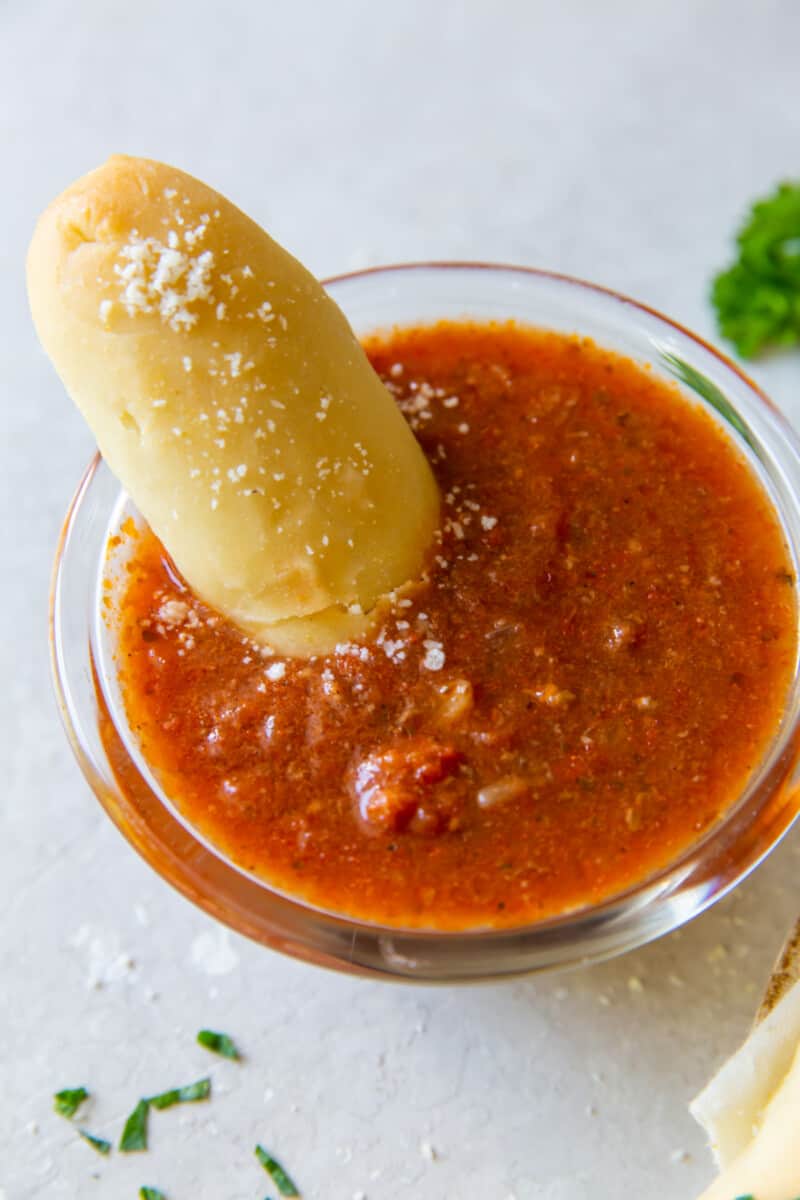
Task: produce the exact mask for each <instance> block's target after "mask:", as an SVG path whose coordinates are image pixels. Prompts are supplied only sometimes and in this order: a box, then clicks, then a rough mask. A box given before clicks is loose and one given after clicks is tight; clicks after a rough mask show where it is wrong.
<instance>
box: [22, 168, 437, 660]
mask: <svg viewBox="0 0 800 1200" xmlns="http://www.w3.org/2000/svg"><path fill="white" fill-rule="evenodd" d="M28 289H29V295H30V304H31V309H32V312H33V318H34V321H35V324H36V328H37V331H38V334H39V337H40V339H41V341H42V343H43V345H44V347H45V350H46V351H47V353H48V354H49V356H50V358H51V359H52V361H53V363H54V365H55V368H56V370H57V371H58V373H59V375H60V376H61V378H62V380H63V382H64V384H65V386H66V388H67V391H68V392H69V393H70V395H71V396H72V398H73V399H74V401H75V402H76V404H77V405H78V407H79V408H80V410H81V412H82V413H83V415H84V416H85V418H86V420H87V421H88V423H89V425H90V426H91V428H92V430H93V432H94V434H95V436H96V438H97V442H98V445H99V447H100V450H101V452H102V454H103V456H104V458H105V459H106V461H107V462H108V465H109V466H110V468H111V470H112V471H113V472H114V473H115V474H116V475H117V477H118V478H119V479H120V481H121V482H122V484H123V486H124V487H125V488H126V490H127V491H128V492H129V494H130V495H131V497H132V499H133V500H134V503H135V504H136V506H137V508H138V509H139V511H140V512H141V514H142V515H143V517H144V518H145V519H146V521H147V522H148V523H149V525H150V526H151V528H152V529H153V531H154V532H155V533H156V535H157V536H158V537H159V539H160V540H161V541H162V542H163V544H164V546H165V547H166V549H167V550H168V551H169V553H170V555H171V557H172V558H173V559H174V561H175V564H176V566H177V567H178V569H179V570H180V571H181V573H182V574H183V576H184V577H185V579H186V580H187V582H188V583H189V585H190V586H191V588H192V589H193V590H194V591H195V592H196V594H197V595H198V596H200V597H201V598H202V599H203V600H205V601H207V602H208V603H209V604H211V605H213V606H214V607H215V608H216V609H218V610H219V611H220V612H222V613H223V614H224V615H225V616H227V617H228V618H230V619H231V620H232V621H234V622H236V623H237V624H238V625H239V626H241V627H242V628H243V629H244V630H246V631H247V632H249V633H250V634H252V635H253V636H255V637H256V638H258V639H260V640H262V641H264V642H266V643H268V644H270V645H272V646H273V647H275V648H276V649H278V650H280V651H281V652H283V653H314V652H317V651H320V650H326V649H330V648H332V645H333V644H334V643H335V642H336V641H338V640H342V639H343V638H347V637H352V636H358V635H359V634H361V633H363V632H364V631H365V630H366V629H367V628H368V626H369V616H368V614H369V613H370V612H371V611H374V610H375V606H376V605H378V604H379V602H380V600H381V597H383V596H385V594H386V593H389V592H390V591H392V590H393V589H397V588H400V587H402V586H403V585H405V584H406V583H407V582H408V581H410V580H413V579H415V578H416V577H417V576H418V575H419V573H420V571H421V569H422V565H423V559H424V556H425V552H426V549H427V548H428V546H429V544H430V543H431V540H432V537H433V534H434V531H435V528H436V524H437V520H438V494H437V489H436V485H435V482H434V480H433V476H432V474H431V471H430V468H429V466H428V463H427V461H426V459H425V457H424V455H423V453H422V451H421V449H420V447H419V445H418V444H417V442H416V440H415V438H414V436H413V434H412V433H411V431H410V430H409V428H408V426H407V424H406V422H405V421H404V419H403V417H402V416H401V414H400V413H399V411H398V410H397V407H396V405H395V403H394V401H393V399H392V397H391V396H390V395H389V393H388V392H387V390H386V389H385V388H384V387H383V385H382V384H381V382H380V380H379V379H378V377H377V375H376V374H375V372H374V371H373V369H372V367H371V366H370V364H369V362H368V360H367V358H366V355H365V354H364V351H363V350H362V348H361V346H360V345H359V343H358V341H357V340H356V338H355V335H354V334H353V332H352V330H351V329H350V326H349V325H348V323H347V321H346V319H345V317H344V315H343V314H342V312H341V311H340V310H339V308H338V307H337V306H336V305H335V304H334V303H333V301H332V300H331V299H330V298H329V297H328V296H327V295H326V293H325V291H324V290H323V288H322V287H321V285H320V284H319V283H318V282H317V280H316V279H314V278H313V276H311V275H310V274H309V273H308V272H307V271H306V270H305V268H304V267H302V266H301V265H300V263H298V262H297V261H296V260H295V259H294V258H292V257H291V255H289V254H288V253H287V252H286V251H285V250H283V249H282V248H281V247H280V246H278V245H277V244H276V243H275V242H274V241H273V240H272V239H271V238H270V237H269V236H268V235H267V234H266V233H265V232H264V231H263V230H262V229H261V228H260V227H259V226H258V225H256V224H255V223H254V222H253V221H251V220H250V219H249V218H248V217H246V216H245V215H244V214H243V213H242V212H240V211H239V209H237V208H236V207H235V206H234V205H233V204H232V203H231V202H230V201H228V200H226V199H225V198H224V197H223V196H221V195H219V194H218V193H217V192H215V191H213V189H211V188H209V187H207V186H206V185H205V184H203V183H200V182H199V181H198V180H196V179H193V178H192V177H191V176H189V175H186V174H184V172H182V171H179V170H176V169H175V168H173V167H169V166H165V165H163V164H161V163H156V162H151V161H148V160H145V159H138V158H126V157H120V156H117V157H114V158H111V159H110V160H109V161H108V162H107V163H106V164H105V165H104V166H102V167H100V168H98V169H97V170H95V171H92V172H91V173H90V174H89V175H86V176H85V177H84V178H82V179H80V180H78V182H77V183H75V184H73V185H72V187H70V188H68V189H67V190H66V191H65V192H64V193H63V194H62V195H61V196H59V197H58V198H57V199H56V200H55V201H54V202H53V203H52V204H51V205H50V207H49V208H48V209H47V210H46V212H45V213H44V215H43V216H42V217H41V219H40V221H39V223H38V225H37V228H36V231H35V234H34V237H33V241H32V244H31V247H30V252H29V256H28Z"/></svg>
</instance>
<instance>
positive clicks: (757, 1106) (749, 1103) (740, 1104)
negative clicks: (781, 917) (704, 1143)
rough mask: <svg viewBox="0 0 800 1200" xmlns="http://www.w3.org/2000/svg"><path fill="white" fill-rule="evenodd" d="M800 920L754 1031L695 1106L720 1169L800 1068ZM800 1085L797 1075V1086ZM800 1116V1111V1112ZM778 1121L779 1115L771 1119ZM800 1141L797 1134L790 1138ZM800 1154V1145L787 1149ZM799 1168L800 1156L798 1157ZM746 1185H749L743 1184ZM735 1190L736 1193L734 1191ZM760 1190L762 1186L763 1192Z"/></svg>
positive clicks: (760, 1125)
mask: <svg viewBox="0 0 800 1200" xmlns="http://www.w3.org/2000/svg"><path fill="white" fill-rule="evenodd" d="M799 981H800V922H798V924H797V925H796V926H795V927H794V929H793V930H792V933H791V934H790V936H789V938H788V939H787V941H786V944H785V946H784V947H783V950H782V951H781V954H780V956H779V959H778V962H777V964H776V966H775V969H774V971H773V973H772V975H771V976H770V979H769V983H768V984H767V988H766V991H765V994H764V999H763V1001H762V1004H761V1006H760V1008H759V1010H758V1014H757V1017H756V1022H755V1025H754V1027H753V1029H752V1031H751V1033H750V1036H749V1037H748V1038H747V1040H746V1041H745V1042H744V1044H743V1045H742V1046H741V1047H740V1048H739V1050H737V1051H736V1053H735V1054H734V1055H733V1056H732V1057H731V1058H730V1059H728V1061H727V1062H726V1063H725V1064H724V1065H723V1066H722V1067H721V1068H720V1070H719V1071H718V1072H717V1074H716V1075H715V1076H714V1078H713V1079H712V1080H711V1081H710V1083H708V1084H707V1086H706V1087H705V1088H704V1089H703V1091H702V1092H701V1093H700V1094H699V1095H698V1096H697V1097H696V1099H695V1100H693V1101H692V1104H691V1106H690V1108H691V1112H692V1114H693V1116H694V1117H695V1118H696V1119H697V1120H698V1121H699V1122H700V1124H701V1125H702V1126H703V1127H704V1129H705V1130H706V1132H707V1134H708V1136H709V1140H710V1142H711V1146H712V1150H713V1152H714V1155H715V1158H716V1160H717V1163H718V1165H719V1166H720V1168H721V1169H723V1170H724V1169H726V1168H728V1167H730V1166H731V1164H734V1163H735V1162H736V1161H737V1160H738V1159H739V1158H740V1157H741V1156H742V1155H743V1154H746V1153H748V1152H749V1149H750V1148H751V1146H752V1144H753V1142H754V1138H755V1135H757V1134H758V1133H759V1131H760V1130H763V1129H764V1127H765V1125H766V1124H767V1122H766V1119H765V1118H766V1115H767V1113H768V1110H769V1109H770V1108H771V1106H772V1105H773V1103H774V1102H775V1101H776V1098H777V1097H778V1096H779V1094H780V1093H781V1092H782V1091H783V1089H784V1087H785V1086H787V1085H789V1086H790V1087H791V1086H792V1079H793V1077H794V1075H796V1074H798V1068H799V1067H800V1064H798V1062H797V1059H798V1047H799V1046H800V986H797V985H798V982H799ZM797 1086H800V1084H798V1082H797V1081H795V1083H794V1087H797ZM796 1120H797V1121H798V1122H800V1112H798V1113H797V1114H796ZM771 1124H774V1118H773V1120H772V1122H771ZM791 1141H792V1143H793V1144H796V1143H797V1142H798V1139H797V1137H796V1135H793V1136H792V1139H791ZM790 1152H792V1153H795V1154H798V1156H799V1158H800V1148H798V1150H791V1148H790V1146H789V1145H788V1144H787V1147H786V1153H787V1154H788V1153H790ZM798 1165H799V1169H800V1162H799V1164H798ZM741 1190H742V1191H747V1190H748V1189H747V1188H742V1189H741ZM732 1194H733V1193H732ZM758 1194H759V1196H760V1194H761V1193H760V1192H759V1193H758Z"/></svg>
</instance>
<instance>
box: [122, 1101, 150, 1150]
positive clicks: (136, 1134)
mask: <svg viewBox="0 0 800 1200" xmlns="http://www.w3.org/2000/svg"><path fill="white" fill-rule="evenodd" d="M149 1112H150V1103H149V1101H147V1100H140V1101H139V1103H138V1104H137V1105H136V1108H135V1109H134V1110H133V1112H132V1113H131V1115H130V1116H129V1117H128V1119H127V1121H126V1122H125V1128H124V1129H123V1131H122V1137H121V1138H120V1140H119V1148H120V1150H122V1151H123V1153H125V1154H130V1153H131V1151H132V1150H146V1149H147V1116H148V1113H149Z"/></svg>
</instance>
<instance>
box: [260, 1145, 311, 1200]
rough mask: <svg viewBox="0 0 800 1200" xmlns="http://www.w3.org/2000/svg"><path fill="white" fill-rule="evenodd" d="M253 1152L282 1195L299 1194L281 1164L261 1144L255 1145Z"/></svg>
mask: <svg viewBox="0 0 800 1200" xmlns="http://www.w3.org/2000/svg"><path fill="white" fill-rule="evenodd" d="M253 1153H254V1154H255V1156H256V1158H257V1159H258V1161H259V1162H260V1163H261V1165H262V1167H263V1168H264V1170H265V1171H266V1172H267V1174H268V1175H269V1176H270V1177H271V1179H272V1182H273V1183H274V1184H275V1186H276V1188H277V1189H278V1191H279V1192H280V1194H281V1195H282V1196H299V1195H300V1193H299V1192H298V1190H297V1188H296V1187H295V1185H294V1182H293V1180H292V1179H291V1178H290V1177H289V1176H288V1175H287V1174H286V1172H285V1171H284V1169H283V1167H282V1166H281V1164H280V1163H279V1162H276V1161H275V1159H274V1158H273V1157H272V1155H271V1154H267V1152H266V1150H265V1149H264V1147H263V1146H256V1148H255V1150H254V1151H253Z"/></svg>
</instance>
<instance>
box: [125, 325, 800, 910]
mask: <svg viewBox="0 0 800 1200" xmlns="http://www.w3.org/2000/svg"><path fill="white" fill-rule="evenodd" d="M367 350H368V353H369V355H370V357H371V360H372V362H373V364H374V366H375V368H376V370H377V371H378V372H379V374H380V375H381V377H382V378H383V379H384V381H385V382H386V385H387V386H388V387H389V389H390V390H391V391H392V393H393V394H394V396H395V397H396V400H397V403H398V405H399V406H400V408H401V410H402V412H403V413H404V414H405V416H406V418H407V420H408V421H409V423H410V425H411V427H412V429H413V430H414V432H415V433H416V435H417V437H418V439H419V441H420V443H421V445H422V447H423V449H424V450H425V453H426V454H427V456H428V458H429V460H430V462H431V464H432V466H433V469H434V471H435V474H436V477H437V479H438V483H439V486H440V489H441V496H442V522H441V530H440V535H439V537H438V539H437V542H436V544H435V545H434V546H433V547H432V550H431V554H430V558H429V562H428V564H427V571H426V575H425V578H424V579H423V580H422V581H421V582H420V584H419V586H418V587H417V588H416V589H415V590H413V591H412V593H411V594H410V595H408V596H406V598H404V599H400V600H398V601H397V602H396V603H395V604H394V606H393V609H392V612H391V616H390V617H389V618H387V620H386V621H385V622H384V624H383V626H382V628H380V630H379V631H378V632H377V633H376V634H375V635H373V636H372V637H371V638H370V639H369V640H368V641H366V642H364V643H362V644H347V645H343V646H339V647H337V650H336V652H335V653H332V654H329V655H326V656H320V657H317V658H313V659H310V660H299V659H298V660H291V659H285V658H276V657H274V656H271V655H265V654H263V653H261V652H259V648H258V647H256V646H254V645H253V644H252V643H251V642H250V641H248V640H247V638H246V637H244V636H243V634H242V633H241V632H240V631H239V630H237V629H236V628H235V627H233V626H232V625H230V624H229V623H227V622H226V621H225V620H224V619H223V618H221V617H220V616H219V615H218V614H216V613H214V612H213V611H212V610H210V609H209V608H208V607H206V606H205V605H204V604H202V603H201V602H200V601H199V600H198V599H196V598H195V597H194V596H193V595H192V594H191V592H190V591H189V590H188V588H187V587H186V586H185V584H184V583H183V581H182V580H181V579H180V577H179V576H178V575H177V574H176V572H175V570H174V567H172V566H171V564H170V562H169V560H168V558H167V556H166V554H165V552H164V551H163V549H162V547H161V546H160V544H159V543H158V542H157V541H156V539H155V538H154V537H153V535H152V534H150V533H149V532H147V531H142V532H139V533H138V534H136V535H135V536H134V537H133V538H132V548H131V557H130V561H129V563H128V567H127V575H126V579H125V583H124V587H123V589H122V592H123V594H122V597H121V600H120V602H119V604H117V605H116V607H115V609H114V612H113V617H112V619H113V621H114V624H115V628H117V629H118V631H119V633H118V636H119V643H120V650H119V658H118V661H119V672H120V682H121V686H122V693H123V697H124V703H125V706H126V710H127V715H128V719H129V721H130V724H131V726H132V728H133V729H134V730H135V731H136V734H137V736H138V738H139V740H140V744H141V746H142V749H143V752H144V754H145V757H146V758H147V760H148V761H149V763H150V765H151V767H152V768H153V770H154V771H155V772H156V774H157V775H158V777H159V778H160V780H161V782H162V784H163V786H164V787H165V789H166V790H167V791H168V793H169V794H170V795H171V796H172V797H173V798H174V800H175V802H176V803H177V804H178V805H179V807H180V808H181V810H182V811H183V813H184V814H185V816H186V818H187V819H188V820H189V821H190V822H191V823H193V824H194V825H195V827H197V828H198V829H199V830H200V831H201V832H202V833H203V834H204V835H205V836H206V837H208V838H209V839H210V840H211V841H212V842H214V843H215V844H216V845H217V846H218V847H219V848H220V849H221V850H222V852H223V853H225V854H226V855H228V856H229V857H230V858H231V859H232V860H234V861H235V862H236V863H237V864H239V865H240V866H241V867H243V868H245V869H247V870H249V871H251V872H254V873H256V874H257V875H259V876H261V877H263V878H264V879H265V880H266V881H267V882H268V883H270V884H271V885H273V886H275V887H277V888H280V889H281V890H283V891H286V892H288V893H290V894H292V895H294V896H296V897H298V898H300V899H302V900H304V901H306V902H308V903H310V904H312V905H316V906H319V907H321V908H324V909H327V910H331V911H334V912H340V913H345V914H349V915H353V916H356V917H359V918H363V919H366V920H371V921H376V922H381V923H387V924H391V925H396V926H409V927H427V928H435V929H466V928H476V927H484V926H506V927H507V926H513V925H520V924H524V923H528V922H532V921H536V920H539V919H541V918H543V917H547V916H551V915H554V914H557V913H561V912H565V911H568V910H572V909H575V908H579V907H581V906H584V905H587V904H590V903H593V902H596V901H597V900H600V899H603V898H606V897H609V896H611V895H613V894H615V893H618V892H620V891H622V890H624V889H626V888H627V887H629V886H631V885H633V884H635V883H637V882H638V881H641V880H642V879H644V878H645V877H646V876H648V875H649V874H651V873H653V872H654V871H656V870H657V869H658V868H661V867H663V866H665V865H666V864H668V863H669V862H670V861H671V860H673V859H674V858H675V857H676V856H677V855H679V854H680V853H681V851H683V850H684V849H686V848H687V847H688V846H689V845H691V843H692V842H693V841H695V840H696V839H697V838H698V837H699V836H700V835H701V834H702V833H703V832H704V831H705V830H707V829H708V828H709V826H711V825H712V824H713V823H714V822H715V821H717V819H718V818H719V817H720V816H721V815H722V814H723V813H724V811H725V809H726V807H727V806H728V805H730V804H731V802H732V801H733V800H734V799H735V798H736V797H737V795H738V793H739V791H740V788H741V785H742V782H743V780H744V779H745V778H746V777H747V775H748V773H749V772H750V771H751V770H752V768H753V767H754V765H755V764H756V763H757V762H758V760H759V758H760V756H761V755H762V753H763V750H764V747H765V745H766V743H767V741H768V740H769V738H770V736H771V734H772V733H773V731H774V729H775V726H776V723H777V722H778V720H779V717H780V713H781V709H782V705H783V702H784V699H785V695H786V691H787V688H788V686H789V681H790V679H791V676H792V672H793V669H794V661H795V654H796V633H795V627H796V606H795V592H794V586H793V585H794V577H793V570H792V565H791V560H790V556H789V553H788V550H787V548H786V546H785V544H784V540H783V537H782V533H781V529H780V526H779V524H778V521H777V519H776V516H775V514H774V511H773V508H772V506H771V503H770V501H769V499H768V497H767V496H766V494H765V492H764V491H763V489H762V487H761V485H760V483H759V482H758V480H757V478H756V477H755V475H754V474H753V472H752V470H751V469H750V467H749V466H748V464H747V463H746V462H745V461H744V459H743V458H742V457H741V456H740V454H739V452H738V451H737V450H736V448H735V447H734V446H733V445H732V443H731V442H730V441H729V440H728V438H727V436H726V435H725V433H724V432H723V431H722V430H721V429H720V427H719V426H718V425H717V424H716V423H715V422H714V421H713V420H712V418H711V417H710V416H709V415H708V414H707V413H705V412H704V411H702V410H701V409H700V408H699V407H696V406H693V405H691V404H690V403H689V402H688V401H687V400H686V399H685V398H684V397H683V396H682V395H681V394H680V392H679V391H678V389H677V387H674V386H672V385H670V384H667V383H665V382H664V381H663V380H659V379H657V378H655V377H654V376H653V374H652V373H651V372H648V371H647V370H645V369H643V368H641V367H639V366H637V365H636V364H634V363H633V362H631V361H628V360H626V359H624V358H621V357H619V356H616V355H614V354H611V353H609V352H606V351H604V350H602V349H600V348H598V347H597V346H595V345H594V344H592V343H591V342H589V341H586V340H582V339H578V338H570V337H566V336H563V335H560V334H555V333H548V332H543V331H535V330H530V329H526V328H523V327H517V326H514V325H473V324H468V323H463V324H461V323H452V324H450V323H444V324H440V325H435V326H428V327H422V328H414V329H408V330H400V331H396V332H394V333H392V334H390V335H387V336H385V337H376V338H375V339H373V340H371V341H369V342H368V343H367ZM401 503H402V497H401V496H398V504H401Z"/></svg>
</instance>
